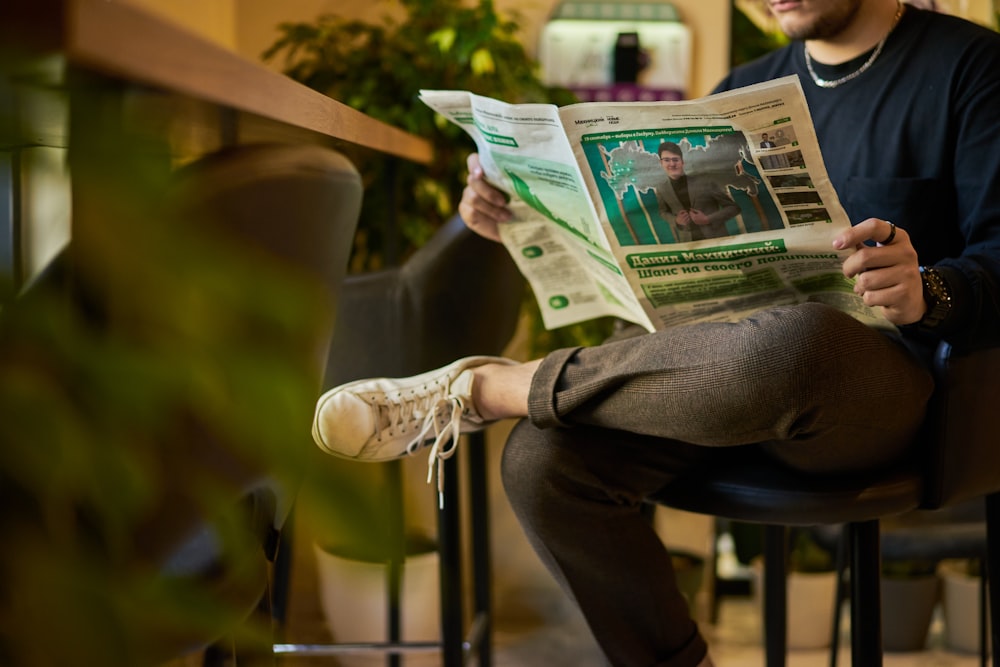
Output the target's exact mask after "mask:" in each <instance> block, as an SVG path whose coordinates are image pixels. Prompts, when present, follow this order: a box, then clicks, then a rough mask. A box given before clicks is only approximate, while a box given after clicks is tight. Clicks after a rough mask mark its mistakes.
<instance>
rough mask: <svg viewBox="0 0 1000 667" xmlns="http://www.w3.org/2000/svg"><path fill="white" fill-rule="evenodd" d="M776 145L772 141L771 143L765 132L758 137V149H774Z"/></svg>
mask: <svg viewBox="0 0 1000 667" xmlns="http://www.w3.org/2000/svg"><path fill="white" fill-rule="evenodd" d="M777 145H778V144H776V143H774V142H773V141H771V137H769V136H768V135H767V132H764V133H763V134H761V135H760V147H761V148H774V147H775V146H777Z"/></svg>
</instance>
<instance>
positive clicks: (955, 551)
mask: <svg viewBox="0 0 1000 667" xmlns="http://www.w3.org/2000/svg"><path fill="white" fill-rule="evenodd" d="M984 505H985V504H984V503H983V502H982V500H981V499H973V500H967V501H963V502H960V503H957V504H954V505H948V506H947V507H943V508H940V509H935V510H923V509H918V510H914V511H912V512H907V513H905V514H902V515H898V516H894V517H889V518H887V519H884V520H883V521H882V522H881V529H880V548H881V556H882V561H883V563H884V564H886V563H888V564H892V563H897V564H899V563H907V562H910V563H912V562H918V563H921V564H923V567H933V566H936V565H938V564H940V562H941V561H943V560H946V559H966V560H974V561H977V562H978V563H979V564H980V565H981V566H983V567H982V570H983V572H986V568H985V564H986V560H987V549H986V516H985V509H986V508H985V506H984ZM809 530H810V532H811V533H812V535H813V537H814V538H815V539H816V541H817V542H818V543H819V544H821V545H822V546H823V547H824V548H826V549H828V550H831V551H835V552H836V556H837V557H836V564H837V579H838V581H839V582H843V581H845V578H846V577H847V576H848V575H849V572H848V570H847V553H848V552H849V551H850V544H849V540H850V538H849V535H848V532H847V531H846V529H845V527H843V526H838V525H824V526H813V527H812V528H811V529H809ZM980 585H981V600H980V602H981V607H980V618H979V628H978V630H979V641H980V645H979V647H980V664H981V665H982V666H983V667H986V664H987V662H988V659H989V651H988V645H987V644H988V642H987V640H986V637H987V632H988V630H987V627H986V625H987V619H988V614H987V608H988V605H987V604H986V593H987V577H986V576H983V577H981V578H980ZM844 593H845V590H844V586H843V585H840V586H838V587H837V591H836V599H835V602H834V610H835V611H836V610H839V609H840V608H841V606H842V605H843V602H844V599H845V594H844ZM839 636H840V614H838V613H834V615H833V627H832V629H831V648H830V667H836V666H837V657H838V649H839V646H838V644H837V638H838V637H839ZM886 643H887V645H888V641H887V642H886Z"/></svg>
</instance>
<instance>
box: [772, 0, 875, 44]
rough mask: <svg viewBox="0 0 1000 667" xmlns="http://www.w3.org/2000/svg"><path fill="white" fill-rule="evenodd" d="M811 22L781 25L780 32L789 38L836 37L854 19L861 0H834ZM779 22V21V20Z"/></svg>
mask: <svg viewBox="0 0 1000 667" xmlns="http://www.w3.org/2000/svg"><path fill="white" fill-rule="evenodd" d="M831 5H832V6H828V7H829V9H828V10H827V11H826V12H825V13H823V14H822V15H821V16H819V17H817V18H816V19H815V20H814V21H813V22H812V23H801V24H797V25H792V26H788V27H787V28H786V27H785V26H782V28H781V29H782V32H784V33H785V35H786V36H787V37H788V38H789V39H791V40H807V39H829V38H831V37H836V36H837V35H839V34H840V33H841V32H843V31H844V29H846V28H847V27H848V26H849V25H851V23H852V22H853V21H854V19H855V17H856V16H857V14H858V10H859V9H860V8H861V0H850V1H849V2H846V3H841V2H834V3H831ZM779 23H780V22H779Z"/></svg>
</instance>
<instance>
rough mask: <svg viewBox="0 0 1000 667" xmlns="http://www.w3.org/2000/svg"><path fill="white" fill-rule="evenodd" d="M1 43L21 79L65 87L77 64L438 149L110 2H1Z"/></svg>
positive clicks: (427, 151)
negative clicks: (63, 81)
mask: <svg viewBox="0 0 1000 667" xmlns="http://www.w3.org/2000/svg"><path fill="white" fill-rule="evenodd" d="M0 49H2V50H3V55H4V65H3V68H4V69H5V70H6V75H7V76H8V77H13V78H14V79H15V80H18V79H24V78H25V77H29V76H30V77H40V78H45V77H51V78H52V79H53V80H52V81H50V83H53V84H58V83H60V81H59V79H60V77H63V76H64V75H65V72H66V71H67V70H69V69H78V70H83V71H87V72H93V73H96V74H100V75H103V76H108V77H111V78H113V79H118V80H121V81H123V82H126V83H129V84H136V85H138V86H143V87H148V88H152V89H154V90H158V91H161V92H165V93H172V94H178V95H180V96H182V97H185V98H190V99H193V100H198V101H201V102H207V103H209V104H212V105H217V106H218V107H220V108H223V109H230V110H233V111H236V112H239V113H243V114H249V115H252V116H255V117H257V118H259V119H265V120H267V121H272V122H276V123H278V124H281V125H284V126H288V127H290V128H295V129H298V130H304V131H306V132H311V133H316V134H317V135H320V136H322V137H329V138H332V139H335V140H339V141H346V142H349V143H352V144H357V145H359V146H364V147H366V148H371V149H374V150H377V151H381V152H384V153H386V154H390V155H395V156H398V157H402V158H405V159H408V160H412V161H414V162H419V163H427V162H430V160H431V158H432V155H433V149H432V147H431V145H430V143H429V142H428V141H427V140H425V139H423V138H421V137H417V136H415V135H412V134H409V133H407V132H404V131H402V130H400V129H398V128H395V127H392V126H390V125H388V124H386V123H383V122H381V121H377V120H375V119H373V118H371V117H369V116H367V115H365V114H363V113H361V112H359V111H357V110H355V109H352V108H350V107H348V106H346V105H344V104H341V103H340V102H337V101H335V100H333V99H331V98H329V97H327V96H325V95H322V94H320V93H318V92H316V91H314V90H312V89H310V88H307V87H306V86H303V85H302V84H300V83H298V82H296V81H293V80H292V79H290V78H288V77H287V76H284V75H283V74H280V73H277V72H274V71H272V70H269V69H267V68H265V67H264V66H262V65H260V64H258V63H255V62H253V61H250V60H248V59H246V58H243V57H241V56H239V55H237V54H235V53H233V52H231V51H227V50H226V49H224V48H222V47H220V46H217V45H215V44H213V43H211V42H209V41H207V40H205V39H203V38H201V37H199V36H197V35H194V34H192V33H190V32H188V31H186V30H184V29H183V28H181V27H180V26H177V25H175V24H173V23H170V22H168V21H166V20H164V19H161V18H159V17H157V16H154V15H152V14H149V13H147V12H145V11H143V10H141V9H138V8H134V7H131V6H129V5H124V4H118V3H116V2H112V1H109V0H3V2H0ZM12 54H13V55H14V57H13V58H11V57H10V56H11V55H12ZM18 67H23V68H25V70H23V71H16V70H17V68H18ZM12 68H13V69H14V71H12Z"/></svg>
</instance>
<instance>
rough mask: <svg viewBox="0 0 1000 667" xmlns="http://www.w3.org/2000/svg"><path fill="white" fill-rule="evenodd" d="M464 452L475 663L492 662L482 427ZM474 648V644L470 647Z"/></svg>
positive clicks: (485, 666) (482, 665)
mask: <svg viewBox="0 0 1000 667" xmlns="http://www.w3.org/2000/svg"><path fill="white" fill-rule="evenodd" d="M462 453H463V455H465V456H468V457H469V459H468V464H467V468H468V471H469V477H468V479H469V506H470V525H471V531H472V582H473V590H474V596H473V599H474V608H473V611H474V613H475V616H476V618H477V619H478V620H481V622H482V624H483V625H482V629H481V634H480V636H479V638H478V639H479V647H478V648H479V650H478V652H477V653H478V655H479V667H492V665H493V596H492V590H491V586H492V581H491V574H492V562H491V560H490V556H491V550H490V529H489V527H490V514H489V486H488V483H487V480H488V478H487V472H486V471H487V466H486V437H485V434H484V433H483V432H482V431H479V432H477V433H470V434H469V446H468V447H466V448H465V449H464V450H463V452H462ZM473 649H475V647H473Z"/></svg>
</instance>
